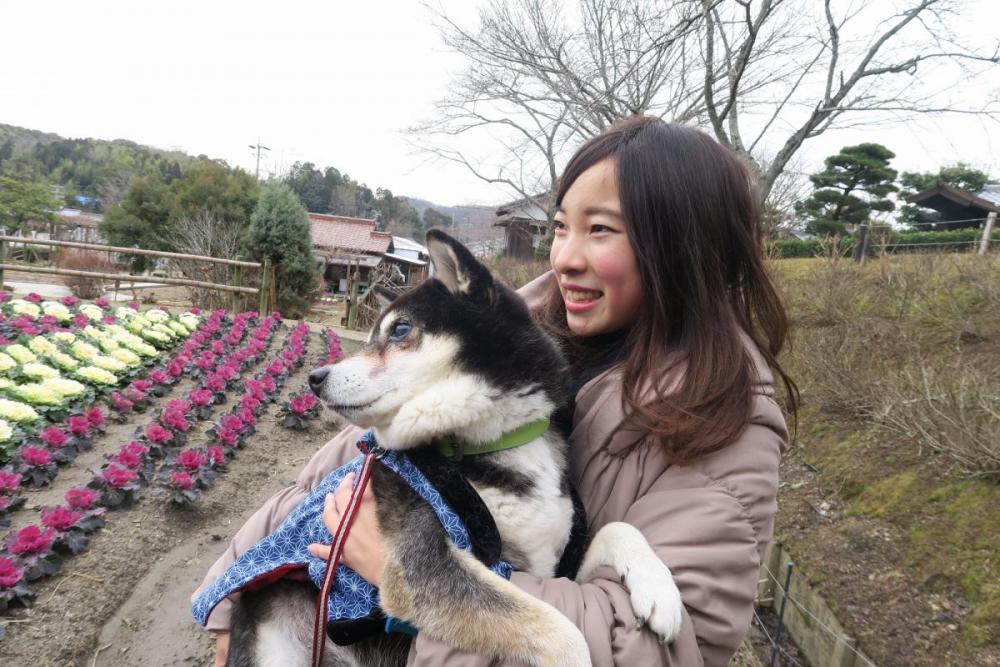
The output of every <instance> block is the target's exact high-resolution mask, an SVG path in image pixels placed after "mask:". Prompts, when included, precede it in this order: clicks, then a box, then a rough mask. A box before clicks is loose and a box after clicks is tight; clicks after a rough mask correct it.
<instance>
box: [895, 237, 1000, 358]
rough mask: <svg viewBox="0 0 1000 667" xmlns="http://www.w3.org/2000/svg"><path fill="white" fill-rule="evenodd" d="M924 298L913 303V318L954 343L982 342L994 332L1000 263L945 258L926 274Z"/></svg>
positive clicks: (998, 305)
mask: <svg viewBox="0 0 1000 667" xmlns="http://www.w3.org/2000/svg"><path fill="white" fill-rule="evenodd" d="M925 280H926V284H925V287H924V290H925V293H926V296H925V298H924V299H921V300H920V301H919V302H918V303H917V304H916V309H915V312H914V315H915V317H916V318H917V319H918V320H919V321H920V323H921V324H923V325H924V326H926V327H929V328H931V329H933V330H935V331H937V332H939V333H941V334H944V335H945V336H947V337H948V338H950V339H952V340H955V341H975V340H982V339H983V338H985V337H987V336H989V335H995V334H997V333H1000V332H998V331H997V330H996V329H997V327H996V325H997V323H998V321H1000V318H998V317H997V312H998V311H1000V261H998V259H997V258H996V257H989V256H987V257H977V256H975V255H956V254H953V255H946V256H943V257H942V259H941V260H940V266H939V267H938V270H937V271H934V272H933V273H928V274H927V275H926V277H925Z"/></svg>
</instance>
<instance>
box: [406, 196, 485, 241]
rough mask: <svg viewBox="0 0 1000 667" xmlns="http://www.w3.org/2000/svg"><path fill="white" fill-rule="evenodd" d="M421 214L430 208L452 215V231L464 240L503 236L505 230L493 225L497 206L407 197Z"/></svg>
mask: <svg viewBox="0 0 1000 667" xmlns="http://www.w3.org/2000/svg"><path fill="white" fill-rule="evenodd" d="M405 199H406V200H407V201H409V202H410V205H411V206H413V208H415V209H417V211H418V212H419V213H420V215H423V214H424V211H426V210H427V209H429V208H432V209H434V210H435V211H438V212H439V213H444V214H445V215H450V216H451V219H452V220H453V221H454V224H453V226H452V229H451V231H452V233H453V234H454V235H455V237H456V238H459V239H461V240H462V241H466V242H469V241H485V240H488V239H496V238H499V237H502V236H503V230H502V229H500V228H499V227H494V226H493V221H494V220H495V219H496V206H444V205H443V204H435V203H434V202H432V201H428V200H426V199H420V198H419V197H405Z"/></svg>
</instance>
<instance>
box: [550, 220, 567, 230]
mask: <svg viewBox="0 0 1000 667" xmlns="http://www.w3.org/2000/svg"><path fill="white" fill-rule="evenodd" d="M564 229H566V223H565V222H563V221H562V220H553V221H552V231H554V232H561V231H562V230H564Z"/></svg>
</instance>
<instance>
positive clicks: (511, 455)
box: [473, 436, 573, 577]
mask: <svg viewBox="0 0 1000 667" xmlns="http://www.w3.org/2000/svg"><path fill="white" fill-rule="evenodd" d="M494 456H495V457H496V458H498V459H500V460H501V461H502V462H503V463H504V464H505V465H506V466H507V467H509V468H512V469H515V470H518V471H520V472H522V473H524V474H526V475H527V476H529V477H530V478H531V479H532V480H533V481H534V487H533V488H532V489H531V491H529V492H528V493H527V494H517V493H513V492H511V491H508V490H504V489H499V488H496V487H490V486H484V485H481V484H478V485H477V484H473V486H474V487H475V489H476V491H477V492H478V493H479V495H480V497H481V498H482V499H483V502H485V503H486V506H487V507H488V508H489V510H490V513H491V514H492V515H493V519H494V521H495V522H496V524H497V529H498V530H499V532H500V539H501V540H502V541H503V554H504V558H505V559H507V560H509V561H511V563H512V564H513V565H514V567H515V568H516V569H518V570H523V571H526V572H529V573H531V574H533V575H535V576H539V577H551V576H553V574H555V570H556V566H557V565H558V564H559V559H560V557H561V555H562V553H563V550H564V549H565V548H566V544H567V542H568V541H569V537H570V531H571V528H572V525H573V502H572V500H571V499H570V497H569V496H567V495H566V494H565V492H564V491H563V489H562V479H561V472H562V470H563V467H564V466H565V462H564V461H561V460H560V459H561V458H562V456H561V454H559V453H558V452H557V451H556V449H555V447H554V446H553V444H550V443H549V442H548V441H546V437H545V436H543V437H541V438H539V439H537V440H535V441H534V442H531V443H529V444H526V445H523V446H521V447H518V448H516V449H511V450H507V451H505V452H500V453H498V454H495V455H494ZM554 536H558V537H555V538H554Z"/></svg>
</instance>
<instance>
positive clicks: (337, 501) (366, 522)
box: [309, 473, 385, 586]
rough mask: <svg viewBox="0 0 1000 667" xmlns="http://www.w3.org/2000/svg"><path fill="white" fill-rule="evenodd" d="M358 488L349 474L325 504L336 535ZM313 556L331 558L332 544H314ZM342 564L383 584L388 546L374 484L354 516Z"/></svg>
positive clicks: (326, 517) (325, 516)
mask: <svg viewBox="0 0 1000 667" xmlns="http://www.w3.org/2000/svg"><path fill="white" fill-rule="evenodd" d="M353 487H354V473H351V474H349V475H347V476H346V477H345V478H344V479H343V480H341V482H340V486H338V487H337V490H336V492H334V493H328V494H327V496H326V502H325V504H324V505H323V523H324V524H326V527H327V530H329V531H330V534H331V535H333V534H335V533H336V532H337V529H338V528H339V527H340V521H341V517H342V512H343V511H345V510H346V509H347V505H348V502H349V501H350V499H351V490H352V489H353ZM309 553H311V554H312V555H313V556H316V557H317V558H322V559H323V560H326V559H327V558H328V557H329V555H330V545H329V544H310V545H309ZM341 562H342V563H343V564H344V565H346V566H347V567H349V568H351V569H352V570H354V571H355V572H357V573H358V574H360V575H361V576H362V578H364V579H365V581H367V582H368V583H370V584H372V585H373V586H379V585H381V583H382V566H383V564H384V563H385V545H384V543H383V540H382V530H381V529H380V528H379V525H378V515H377V514H376V512H375V496H374V494H373V493H372V489H371V485H369V486H368V487H367V488H366V489H365V495H364V496H363V497H362V498H361V504H360V505H359V506H358V513H357V515H356V516H355V517H354V524H353V525H352V526H351V532H350V534H348V536H347V541H346V542H345V543H344V553H343V556H342V557H341Z"/></svg>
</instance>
